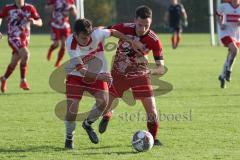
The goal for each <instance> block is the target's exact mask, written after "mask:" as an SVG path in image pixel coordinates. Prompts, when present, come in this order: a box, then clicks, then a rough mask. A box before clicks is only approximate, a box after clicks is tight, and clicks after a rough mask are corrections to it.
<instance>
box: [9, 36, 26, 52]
mask: <svg viewBox="0 0 240 160" xmlns="http://www.w3.org/2000/svg"><path fill="white" fill-rule="evenodd" d="M8 44H9V46H10V47H11V48H12V53H13V54H14V53H18V51H19V49H21V48H24V47H28V44H29V41H28V39H27V38H20V37H16V38H8Z"/></svg>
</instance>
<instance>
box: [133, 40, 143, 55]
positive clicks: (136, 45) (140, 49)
mask: <svg viewBox="0 0 240 160" xmlns="http://www.w3.org/2000/svg"><path fill="white" fill-rule="evenodd" d="M131 43H132V48H133V50H134V51H135V52H136V53H137V56H143V51H144V45H143V44H142V43H141V42H140V41H136V40H132V42H131Z"/></svg>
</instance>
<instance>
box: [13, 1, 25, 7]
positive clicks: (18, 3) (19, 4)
mask: <svg viewBox="0 0 240 160" xmlns="http://www.w3.org/2000/svg"><path fill="white" fill-rule="evenodd" d="M15 3H16V4H17V5H18V6H24V3H25V0H15Z"/></svg>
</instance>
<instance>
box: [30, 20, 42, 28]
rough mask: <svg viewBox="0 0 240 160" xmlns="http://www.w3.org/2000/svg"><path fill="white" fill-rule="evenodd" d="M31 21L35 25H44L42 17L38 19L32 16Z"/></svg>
mask: <svg viewBox="0 0 240 160" xmlns="http://www.w3.org/2000/svg"><path fill="white" fill-rule="evenodd" d="M29 21H30V22H31V23H32V24H33V25H35V26H38V27H42V25H43V23H42V19H41V18H39V19H37V20H35V19H33V18H30V19H29Z"/></svg>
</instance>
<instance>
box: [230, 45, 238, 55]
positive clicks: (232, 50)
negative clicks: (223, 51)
mask: <svg viewBox="0 0 240 160" xmlns="http://www.w3.org/2000/svg"><path fill="white" fill-rule="evenodd" d="M228 48H229V50H230V51H231V53H233V54H237V53H238V52H239V47H238V45H237V43H236V42H231V43H229V44H228Z"/></svg>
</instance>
